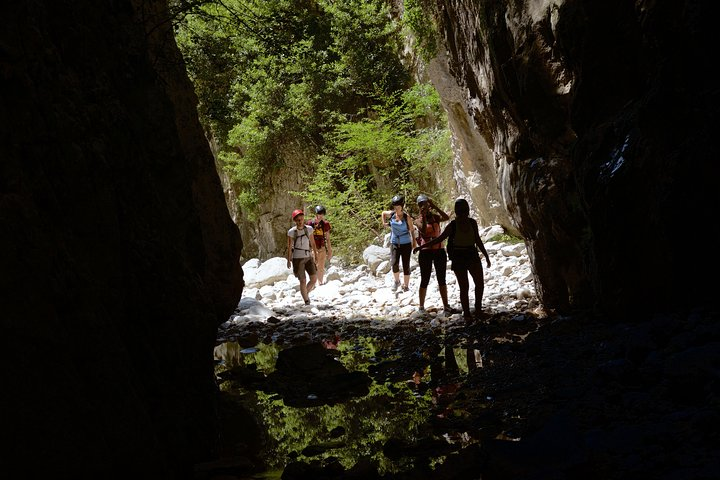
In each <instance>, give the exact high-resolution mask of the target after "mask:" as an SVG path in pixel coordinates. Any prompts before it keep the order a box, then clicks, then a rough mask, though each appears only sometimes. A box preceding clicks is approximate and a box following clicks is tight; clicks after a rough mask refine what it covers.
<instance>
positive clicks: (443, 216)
mask: <svg viewBox="0 0 720 480" xmlns="http://www.w3.org/2000/svg"><path fill="white" fill-rule="evenodd" d="M428 206H429V207H430V208H432V209H433V210H435V211H436V212H437V214H438V216H439V217H440V221H441V222H447V221H448V220H450V216H449V215H448V214H447V213H445V212H444V211H442V210H440V209H439V208H438V206H437V205H435V202H433V201H432V199H430V198H428Z"/></svg>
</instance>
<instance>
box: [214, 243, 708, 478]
mask: <svg viewBox="0 0 720 480" xmlns="http://www.w3.org/2000/svg"><path fill="white" fill-rule="evenodd" d="M507 247H509V246H508V245H490V246H489V248H488V250H489V251H491V255H492V257H491V258H492V261H493V267H492V268H490V269H489V270H488V271H487V272H486V275H487V281H488V288H487V290H486V298H487V301H486V302H485V304H484V306H485V308H486V310H487V313H488V316H487V318H486V319H485V320H482V321H476V322H472V323H466V322H465V321H464V320H463V319H462V318H460V316H459V315H444V314H443V312H442V311H441V310H438V309H435V308H430V309H429V311H428V312H425V313H422V314H421V313H418V312H417V308H416V306H417V294H416V293H415V292H416V285H417V274H418V272H417V271H414V272H413V275H414V276H413V282H412V283H411V289H410V292H408V293H403V292H400V293H397V292H393V291H392V289H391V288H390V285H391V284H392V282H391V281H390V277H388V276H387V274H384V273H382V272H380V274H379V275H376V274H373V273H372V271H371V269H370V266H369V265H366V266H364V267H358V268H356V269H353V270H341V269H340V268H339V266H335V267H333V268H331V270H330V271H329V273H330V275H329V280H330V281H329V282H328V283H327V284H326V285H323V286H321V287H318V289H317V290H316V291H315V292H313V293H312V294H311V297H312V299H313V304H312V305H310V306H307V307H306V306H304V305H302V306H301V303H302V302H301V301H300V299H299V295H298V294H297V291H296V290H294V288H293V285H292V278H290V279H288V278H287V275H286V276H285V278H284V279H282V280H276V281H274V282H273V283H272V285H270V284H267V285H262V286H252V284H251V285H249V286H248V288H247V289H246V293H247V294H248V297H246V298H244V299H243V301H242V302H241V304H240V305H239V307H238V310H237V311H236V314H235V315H233V317H232V318H231V319H229V321H228V322H227V323H226V324H224V325H223V326H222V327H221V329H220V331H219V342H220V341H223V340H226V339H233V340H237V341H238V342H240V343H241V345H247V346H250V345H254V344H257V343H259V342H276V343H285V344H293V345H300V344H304V343H309V342H317V341H322V340H323V339H327V338H332V337H333V336H335V337H337V338H349V337H352V336H358V335H374V336H385V337H388V338H396V339H398V342H399V343H401V344H402V345H404V348H408V349H412V348H413V346H414V345H416V344H417V343H418V342H422V341H423V338H424V335H427V333H428V332H431V333H434V334H436V335H437V336H442V337H443V338H445V339H447V341H449V342H451V343H454V344H457V345H465V346H467V347H468V348H472V349H473V350H477V351H482V352H483V356H482V358H481V359H478V360H480V362H478V364H477V365H476V366H477V367H478V368H475V369H473V370H472V371H471V372H470V373H469V375H467V377H466V378H465V379H464V381H463V382H462V383H461V384H460V385H459V387H458V389H457V390H456V391H453V392H452V394H451V395H449V396H448V397H449V398H448V399H447V400H446V401H447V405H446V407H447V409H448V410H449V411H452V410H457V411H462V412H465V413H464V414H463V415H461V416H453V415H446V416H438V417H437V418H436V419H435V421H434V422H435V424H436V425H435V426H436V427H437V428H438V429H440V430H442V431H445V432H447V431H457V432H468V431H471V432H473V434H474V435H476V436H477V437H478V438H480V441H479V442H477V443H473V444H471V445H469V446H467V445H466V446H463V448H459V447H456V448H454V449H453V448H452V447H451V448H450V451H449V452H448V453H449V455H448V456H447V459H446V461H445V462H444V463H443V464H442V465H440V466H438V467H437V468H435V469H434V470H432V471H431V470H430V469H429V468H428V466H427V465H422V462H420V464H419V465H418V466H417V467H416V468H415V469H414V470H413V471H410V472H406V473H404V474H402V475H394V476H392V477H388V476H385V477H380V476H379V475H378V474H377V471H376V470H375V469H374V467H373V466H372V465H357V466H356V467H355V468H354V469H353V470H351V471H346V470H344V469H342V468H340V467H339V466H338V465H333V464H328V463H320V462H318V463H315V464H304V463H297V464H291V465H289V466H288V467H287V468H286V469H285V472H284V473H283V478H284V479H286V480H287V479H293V478H363V479H366V478H407V479H410V478H413V479H424V478H442V479H480V478H482V479H483V480H494V479H503V480H504V479H508V480H509V479H513V480H522V479H526V480H530V479H533V480H540V479H598V480H600V479H602V480H607V479H638V478H652V479H656V480H661V479H662V480H671V479H673V480H674V479H677V480H680V479H683V480H684V479H717V478H719V477H718V473H717V472H720V448H719V446H720V438H719V437H720V434H719V433H718V432H719V431H720V323H719V322H718V320H719V317H720V316H719V315H718V311H717V309H715V308H707V307H698V308H696V309H692V310H686V311H678V312H670V313H663V314H650V313H648V314H646V315H645V316H635V317H633V318H627V319H617V318H606V317H599V316H595V315H589V314H577V315H573V316H558V315H548V314H546V313H544V312H542V310H541V309H540V308H539V307H538V304H537V300H536V299H535V296H534V289H533V288H532V285H531V280H530V279H529V278H528V274H529V272H530V270H529V268H530V267H529V264H528V263H527V260H526V258H524V255H525V254H524V251H521V250H519V251H518V252H519V255H514V254H509V250H508V249H507ZM503 249H505V250H503ZM503 252H505V253H503ZM506 259H512V260H510V261H509V262H508V264H507V265H506V261H507V260H506ZM283 260H284V259H283ZM258 263H259V262H258ZM510 265H511V268H507V267H509V266H510ZM282 267H284V265H282ZM255 268H258V269H259V268H260V267H259V266H257V267H255ZM336 274H337V275H336ZM253 275H255V276H253ZM338 277H339V278H338ZM452 277H453V274H452V273H450V272H449V273H448V279H449V280H450V282H449V283H450V295H451V299H456V301H457V291H456V290H454V287H453V285H455V286H456V284H454V282H453V280H454V279H452ZM530 277H531V276H530ZM246 278H247V277H246ZM249 278H250V279H253V278H258V277H257V272H253V273H251V275H250V276H249ZM335 282H337V283H335ZM433 284H434V278H433V280H432V281H431V286H432V285H433ZM266 287H269V288H266ZM431 290H432V288H431ZM330 292H332V293H330ZM332 295H334V296H332ZM432 295H437V293H436V290H435V291H434V293H433V294H432ZM258 298H259V300H258ZM426 305H427V306H434V307H438V306H440V303H439V301H438V298H437V296H431V295H429V296H428V302H427V303H426ZM408 358H409V357H408ZM388 443H389V444H388V449H389V450H395V451H401V452H402V454H404V455H411V456H412V455H414V456H416V457H422V456H423V455H425V456H427V455H428V452H427V449H428V448H431V449H433V448H434V449H435V450H447V449H448V446H447V445H443V446H439V445H435V446H434V447H428V443H427V442H423V439H419V440H418V442H417V443H414V444H403V445H397V444H392V441H390V442H388ZM204 478H209V477H204ZM245 478H250V477H245Z"/></svg>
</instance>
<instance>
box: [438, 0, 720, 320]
mask: <svg viewBox="0 0 720 480" xmlns="http://www.w3.org/2000/svg"><path fill="white" fill-rule="evenodd" d="M437 6H438V9H437V11H435V12H432V13H433V14H434V15H435V17H436V18H437V20H438V24H439V29H440V32H441V35H442V36H443V37H444V46H443V48H441V50H443V49H444V50H445V52H444V53H443V54H442V55H441V56H439V57H438V59H436V61H437V62H439V65H436V67H435V68H434V69H430V73H431V75H433V81H434V82H435V83H436V84H437V85H439V86H440V88H439V91H440V93H441V95H443V96H444V97H445V103H446V105H449V106H450V107H451V123H452V126H453V128H454V130H455V138H456V141H458V142H459V148H460V150H461V151H462V152H463V154H462V163H463V169H464V170H465V171H466V172H471V173H472V175H470V177H474V178H475V180H473V179H472V178H468V189H469V191H470V192H471V193H472V196H473V199H474V200H475V203H476V205H477V204H479V203H480V204H482V202H485V203H487V204H488V205H492V203H493V202H498V203H501V204H502V206H503V208H506V209H507V212H508V213H509V215H510V217H511V218H512V221H513V223H514V225H515V226H516V227H517V228H518V230H519V231H520V232H521V233H522V235H523V236H524V237H525V238H526V241H527V245H528V248H529V252H530V256H531V260H532V263H533V265H534V272H535V277H536V283H537V289H538V294H539V296H540V299H541V301H542V302H543V303H544V305H545V306H546V307H548V308H550V309H557V310H558V311H567V310H571V309H578V308H582V309H585V308H589V309H596V310H600V311H604V312H608V313H617V312H624V311H628V309H633V308H635V307H640V308H651V309H655V308H657V309H661V308H664V307H667V306H682V305H686V304H692V303H694V302H695V301H696V300H697V299H698V298H700V299H701V300H702V296H703V295H707V294H708V292H709V289H710V285H711V279H712V272H714V271H715V268H717V263H718V262H717V260H716V258H717V257H715V258H713V259H711V260H710V263H711V265H707V264H705V263H704V262H686V261H684V260H683V259H682V257H683V255H684V253H682V252H681V248H680V246H679V244H678V243H679V241H680V240H681V239H679V238H678V237H677V235H676V225H677V224H678V223H683V224H685V225H688V226H690V225H692V227H690V228H693V229H694V230H696V231H697V232H698V233H697V235H698V236H699V237H701V238H702V237H706V236H708V235H709V236H710V238H716V233H717V232H718V227H717V222H715V221H712V220H710V217H711V214H712V212H714V211H715V210H716V209H717V207H718V200H717V196H716V195H715V194H714V193H712V191H713V189H712V188H711V187H712V184H711V182H713V177H714V175H713V173H714V172H715V171H716V167H715V165H714V164H715V163H716V162H717V158H718V144H717V142H716V141H715V140H714V138H713V137H714V135H715V132H716V131H717V125H718V121H717V118H718V95H717V87H716V86H714V82H715V80H714V79H713V76H711V75H708V73H709V72H710V71H711V66H712V65H711V62H712V58H713V55H714V54H713V51H712V50H713V45H714V43H713V41H712V38H713V37H712V31H711V29H712V22H711V21H710V18H712V15H711V14H710V12H711V10H710V6H711V2H709V1H702V0H698V1H692V0H687V1H682V0H675V1H670V2H644V1H637V2H634V3H633V2H626V1H623V0H612V1H608V2H593V1H590V0H587V1H586V0H577V1H575V0H567V1H561V0H557V1H541V2H537V1H529V0H521V1H517V2H474V1H467V0H441V1H438V2H437ZM433 72H434V74H433ZM447 74H449V75H451V76H452V77H453V78H454V80H455V82H456V86H455V87H452V86H448V84H449V80H448V77H447ZM451 87H452V88H451ZM458 89H461V90H462V92H463V94H462V95H459V93H458ZM448 92H451V93H452V95H450V96H449V94H448ZM460 107H462V111H460V110H459V109H460ZM453 111H454V113H453ZM452 119H454V120H452ZM466 119H467V120H468V121H465V120H466ZM466 176H467V175H466ZM478 179H479V180H478ZM478 192H479V193H478ZM478 196H480V197H481V201H480V202H478V200H477V198H476V197H478ZM498 215H500V214H498ZM498 218H499V220H497V221H498V223H503V222H502V220H501V218H500V217H498ZM635 242H639V243H640V244H641V245H642V248H640V249H637V248H633V247H631V245H632V244H634V243H635Z"/></svg>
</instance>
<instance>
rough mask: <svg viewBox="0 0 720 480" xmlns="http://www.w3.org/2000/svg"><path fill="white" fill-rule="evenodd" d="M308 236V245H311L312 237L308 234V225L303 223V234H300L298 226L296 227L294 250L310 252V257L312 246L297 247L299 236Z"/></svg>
mask: <svg viewBox="0 0 720 480" xmlns="http://www.w3.org/2000/svg"><path fill="white" fill-rule="evenodd" d="M302 237H306V238H307V239H308V247H310V237H309V236H308V234H307V226H305V225H303V234H302V235H299V232H298V228H297V226H296V227H295V238H294V239H293V250H303V251H305V252H308V257H309V256H310V252H311V251H312V249H310V248H298V247H297V241H298V238H302Z"/></svg>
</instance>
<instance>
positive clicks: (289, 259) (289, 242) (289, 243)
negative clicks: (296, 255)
mask: <svg viewBox="0 0 720 480" xmlns="http://www.w3.org/2000/svg"><path fill="white" fill-rule="evenodd" d="M290 265H292V237H290V235H289V234H288V237H287V268H290Z"/></svg>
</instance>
